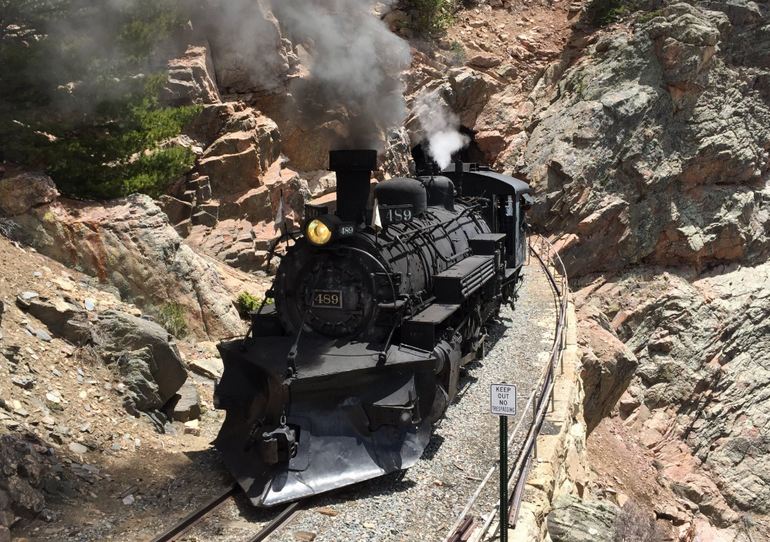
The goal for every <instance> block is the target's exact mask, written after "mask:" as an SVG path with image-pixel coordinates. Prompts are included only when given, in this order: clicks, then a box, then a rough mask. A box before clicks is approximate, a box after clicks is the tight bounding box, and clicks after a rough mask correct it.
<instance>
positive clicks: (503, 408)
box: [489, 384, 516, 416]
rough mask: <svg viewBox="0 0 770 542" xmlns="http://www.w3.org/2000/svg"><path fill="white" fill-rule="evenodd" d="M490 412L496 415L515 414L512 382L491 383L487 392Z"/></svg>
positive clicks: (514, 396) (514, 393)
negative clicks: (490, 406) (490, 407)
mask: <svg viewBox="0 0 770 542" xmlns="http://www.w3.org/2000/svg"><path fill="white" fill-rule="evenodd" d="M489 398H490V403H491V405H492V414H496V415H498V416H515V415H516V386H515V385H513V384H492V388H491V390H490V393H489Z"/></svg>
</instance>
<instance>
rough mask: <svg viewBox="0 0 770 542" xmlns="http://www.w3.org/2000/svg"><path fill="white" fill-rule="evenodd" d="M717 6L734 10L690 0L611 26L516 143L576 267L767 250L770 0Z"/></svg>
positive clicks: (704, 261)
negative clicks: (769, 15) (769, 17)
mask: <svg viewBox="0 0 770 542" xmlns="http://www.w3.org/2000/svg"><path fill="white" fill-rule="evenodd" d="M705 4H706V5H707V6H709V7H712V8H716V7H718V6H717V4H719V5H721V6H722V8H720V9H723V10H725V11H727V14H725V13H723V12H721V11H710V10H708V9H705V8H704V7H699V6H698V5H691V4H684V3H679V4H673V5H669V6H666V7H664V8H662V9H661V10H659V11H657V12H653V13H652V14H651V15H650V16H648V17H646V19H647V20H646V21H643V22H637V23H635V24H634V25H633V26H632V28H631V29H630V30H627V29H624V28H621V29H618V30H616V31H613V32H610V33H608V34H604V35H601V37H600V38H599V39H598V40H597V41H596V43H594V44H593V45H591V46H590V47H589V48H588V50H587V52H586V54H585V56H584V57H583V58H581V59H579V60H578V61H577V62H576V63H575V65H574V66H573V67H572V68H570V69H568V70H567V71H566V73H565V74H564V76H563V78H562V79H561V80H560V81H559V83H558V85H556V87H555V88H554V89H553V92H552V94H551V95H550V96H549V97H548V98H547V99H546V100H544V102H543V103H544V106H543V109H541V110H540V111H539V112H538V113H537V114H536V115H535V116H534V117H533V119H532V122H531V125H530V128H529V130H528V132H529V133H528V138H527V139H526V141H525V142H524V141H523V140H520V139H519V140H516V141H514V142H513V143H512V144H511V147H510V148H509V149H507V150H506V153H507V154H508V155H509V159H508V161H507V164H509V165H511V166H515V167H516V168H517V169H518V170H519V171H520V172H521V173H522V174H524V175H526V177H527V178H529V179H530V180H531V181H532V183H533V184H534V186H535V188H536V189H537V190H538V192H539V193H540V194H541V201H540V203H539V205H538V207H537V209H536V211H537V212H536V222H537V223H538V224H539V225H540V226H541V227H545V228H547V229H548V230H550V231H552V232H558V233H560V234H561V235H562V239H561V242H560V249H561V254H562V257H563V258H564V260H565V262H566V263H567V266H568V268H569V271H570V273H571V275H573V276H575V275H582V274H587V273H591V272H597V271H608V270H618V269H622V268H623V267H625V266H627V265H629V264H637V263H642V262H646V263H656V264H664V265H688V266H692V267H694V268H696V269H704V268H706V267H708V266H712V265H715V264H718V263H722V262H730V261H743V262H749V263H750V262H759V261H762V260H763V259H764V258H766V257H767V254H768V248H770V236H768V224H769V223H770V217H769V216H768V210H767V208H766V206H765V205H764V203H763V202H765V201H767V200H768V198H770V192H768V188H767V186H766V183H765V182H764V179H765V174H766V173H767V171H768V168H769V166H768V149H769V148H770V128H768V127H770V105H768V92H770V90H769V89H770V87H768V82H769V81H770V80H769V79H768V74H769V73H770V72H768V69H767V67H766V66H767V64H766V63H765V64H763V63H762V62H761V60H758V59H761V58H763V55H765V56H766V55H767V54H768V53H767V51H768V50H770V48H768V47H770V45H768V43H770V41H769V40H768V39H767V32H768V31H767V28H766V27H763V26H762V24H761V22H759V21H760V19H757V18H756V17H754V16H753V15H752V13H755V12H756V10H760V12H761V13H763V14H764V13H765V11H766V9H767V8H766V7H762V8H759V7H757V5H756V4H754V7H755V8H756V9H754V8H751V9H748V8H747V9H746V10H743V11H742V10H740V9H738V8H737V7H735V6H737V5H739V4H741V5H744V4H745V3H740V2H737V3H728V4H729V5H733V6H734V8H731V7H729V5H728V4H723V3H716V2H711V3H705ZM746 5H747V4H746ZM763 10H764V11H763ZM744 12H745V13H748V15H745V14H744ZM730 17H732V19H731V18H730ZM640 19H641V20H643V18H640ZM748 36H751V37H752V38H753V39H754V40H756V41H755V43H756V46H757V47H758V48H759V49H758V50H757V51H754V50H752V54H751V55H750V59H748V58H747V56H746V54H745V53H746V51H747V49H745V47H743V45H745V43H746V40H747V37H748ZM741 51H742V52H743V54H741Z"/></svg>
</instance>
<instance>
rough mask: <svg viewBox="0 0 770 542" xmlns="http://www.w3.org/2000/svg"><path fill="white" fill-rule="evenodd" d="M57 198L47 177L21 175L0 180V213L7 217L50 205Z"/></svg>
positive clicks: (51, 182) (57, 192) (37, 174)
mask: <svg viewBox="0 0 770 542" xmlns="http://www.w3.org/2000/svg"><path fill="white" fill-rule="evenodd" d="M58 196H59V191H58V190H56V186H55V185H54V183H53V181H52V180H51V178H50V177H48V176H47V175H42V174H39V173H21V174H19V175H15V176H13V177H7V178H2V179H0V212H2V213H4V214H6V215H8V216H15V215H20V214H22V213H26V212H27V211H29V210H30V209H31V208H33V207H38V206H40V205H44V204H46V203H51V202H52V201H54V200H56V198H57V197H58Z"/></svg>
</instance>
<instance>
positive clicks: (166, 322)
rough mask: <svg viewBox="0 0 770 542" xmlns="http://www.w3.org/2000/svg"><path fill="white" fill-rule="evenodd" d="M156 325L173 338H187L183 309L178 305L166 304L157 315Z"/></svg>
mask: <svg viewBox="0 0 770 542" xmlns="http://www.w3.org/2000/svg"><path fill="white" fill-rule="evenodd" d="M158 323H159V324H160V325H162V326H163V327H164V328H166V331H168V332H169V333H171V334H172V335H173V336H174V337H177V338H178V339H182V338H184V337H186V336H187V332H188V329H187V319H186V318H185V311H184V307H183V306H182V305H180V304H179V303H166V304H165V305H163V306H162V307H161V309H160V312H159V314H158Z"/></svg>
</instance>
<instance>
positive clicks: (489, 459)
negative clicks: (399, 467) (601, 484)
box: [153, 256, 565, 542]
mask: <svg viewBox="0 0 770 542" xmlns="http://www.w3.org/2000/svg"><path fill="white" fill-rule="evenodd" d="M554 286H556V287H557V288H556V289H554ZM563 291H565V290H564V289H563V288H561V285H560V284H559V277H558V276H557V274H556V273H553V271H552V269H550V268H549V266H548V265H547V263H546V264H545V265H541V263H540V262H539V261H538V258H537V257H534V256H533V257H532V258H531V261H530V264H529V265H528V266H527V267H526V268H525V282H524V285H523V287H522V290H521V298H520V300H519V301H518V302H517V306H516V310H515V311H511V310H510V308H505V309H504V310H503V311H502V312H501V315H500V318H499V319H498V322H497V323H495V324H493V325H491V326H489V339H488V349H487V353H486V356H485V358H484V359H483V360H480V361H479V362H474V363H472V364H470V365H469V366H468V368H467V369H468V370H467V371H466V372H465V374H464V386H463V389H462V392H461V397H460V398H459V400H458V401H456V402H454V403H453V404H452V405H451V406H450V407H449V409H448V411H447V414H446V417H445V418H444V419H442V420H441V421H440V422H439V423H438V424H437V427H436V429H435V431H434V435H433V437H432V439H431V443H430V444H429V446H428V449H427V450H426V452H425V454H424V456H423V458H422V459H421V460H420V461H419V462H418V463H417V464H416V465H415V466H414V467H412V468H411V469H409V470H407V471H405V472H402V473H397V474H394V475H388V476H384V477H382V478H379V479H376V480H371V481H369V482H366V483H362V484H358V485H356V486H352V487H349V488H344V489H342V490H339V491H336V492H333V493H330V494H327V495H322V496H319V497H317V498H315V499H314V500H313V503H312V506H311V507H306V506H302V507H298V508H296V509H294V510H292V511H290V512H289V513H287V514H285V515H284V514H281V516H282V517H281V518H276V517H275V515H276V512H275V511H270V510H267V511H265V510H254V509H251V508H250V506H249V505H248V504H247V502H246V500H245V499H243V498H241V497H240V495H238V494H236V495H233V496H231V497H229V498H227V499H225V500H224V501H223V502H222V503H221V504H219V505H216V506H215V507H214V508H212V509H211V510H210V511H208V512H204V514H203V516H202V517H201V518H198V519H195V520H194V521H193V523H192V524H191V525H189V526H188V527H187V528H186V530H185V531H184V532H182V533H181V535H182V536H184V538H183V540H185V541H190V542H192V541H200V542H202V541H206V542H209V541H210V542H242V541H244V542H245V541H246V540H264V539H265V536H267V533H266V528H267V527H269V528H270V531H271V536H270V540H271V541H281V542H295V541H296V540H313V542H332V541H342V540H345V541H347V540H356V541H371V542H375V541H377V542H381V541H383V542H406V541H409V542H411V541H415V542H416V541H420V542H423V541H440V540H445V539H446V538H447V536H448V534H450V532H451V533H454V532H455V531H458V529H457V527H460V529H459V532H458V534H462V531H465V532H466V533H469V532H470V531H471V530H474V531H478V530H479V527H482V528H483V527H486V529H487V530H489V526H490V525H491V524H492V522H493V519H494V515H493V514H492V513H491V512H492V510H494V507H495V503H496V502H497V488H496V485H497V484H495V483H494V480H496V478H497V477H496V476H494V474H495V473H496V472H497V459H498V457H497V456H498V454H497V450H498V446H497V441H498V435H497V418H496V417H494V416H492V415H491V414H489V384H490V383H493V382H500V381H507V382H511V383H515V384H517V386H518V391H519V404H518V411H519V415H518V416H517V417H515V418H511V419H510V428H511V429H512V430H513V432H512V433H511V442H510V445H511V446H510V450H511V464H512V465H515V468H514V472H513V476H512V484H511V486H512V487H511V495H513V496H516V495H517V494H519V493H520V492H518V493H517V492H516V491H515V487H516V482H517V481H518V480H519V479H521V480H525V479H526V467H527V464H528V462H529V461H528V460H527V458H529V457H531V447H532V443H533V442H534V440H533V439H532V438H529V437H530V435H534V437H536V436H537V431H538V430H539V424H538V423H537V420H538V419H539V417H540V416H539V412H540V411H541V410H542V409H544V408H546V405H547V403H548V401H546V400H545V398H548V396H549V393H550V391H549V390H548V389H547V386H546V387H544V383H545V382H546V378H545V375H547V374H549V373H552V372H553V367H554V357H553V356H554V352H556V351H558V350H559V349H560V346H561V339H560V331H559V325H560V324H559V322H560V321H561V317H560V316H561V310H560V306H561V301H560V300H561V297H562V296H561V293H562V292H563ZM555 323H556V325H554V324H555ZM517 427H518V430H516V428H517ZM533 431H534V433H533ZM517 450H529V451H528V452H527V453H523V452H522V453H520V454H519V456H520V457H519V459H520V460H519V461H518V462H516V461H515V460H516V452H517ZM517 472H518V473H519V474H518V476H517V475H516V473H517ZM490 473H491V474H490ZM484 480H491V481H492V482H493V483H483V482H484ZM305 504H307V503H305ZM203 508H206V507H202V508H201V509H199V510H198V511H197V512H200V511H201V510H203ZM300 511H301V513H298V512H300ZM191 516H195V514H191ZM186 519H188V518H186ZM289 523H290V524H291V525H290V528H288V527H289ZM272 524H274V525H272ZM176 536H177V538H156V539H155V540H154V541H153V542H165V541H166V540H174V539H176V540H182V538H179V535H176ZM259 536H262V538H259ZM477 536H478V535H477Z"/></svg>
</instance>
